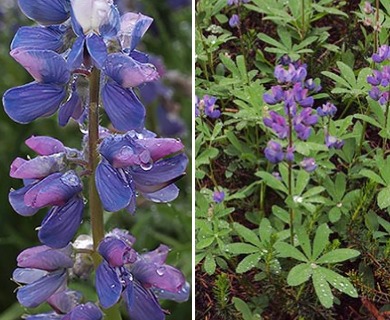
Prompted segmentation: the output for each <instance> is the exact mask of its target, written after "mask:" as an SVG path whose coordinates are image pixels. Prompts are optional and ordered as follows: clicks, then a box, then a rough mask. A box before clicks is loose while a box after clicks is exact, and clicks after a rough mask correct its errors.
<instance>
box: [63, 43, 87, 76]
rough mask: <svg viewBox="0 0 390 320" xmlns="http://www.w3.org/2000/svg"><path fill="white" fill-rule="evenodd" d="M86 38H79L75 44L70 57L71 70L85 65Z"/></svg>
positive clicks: (69, 66)
mask: <svg viewBox="0 0 390 320" xmlns="http://www.w3.org/2000/svg"><path fill="white" fill-rule="evenodd" d="M84 42H85V37H78V38H77V39H76V41H75V42H74V43H73V46H72V49H71V50H70V53H69V55H68V59H67V60H68V68H69V70H74V69H77V68H79V67H80V66H81V64H82V63H83V58H84Z"/></svg>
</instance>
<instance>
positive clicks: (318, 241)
mask: <svg viewBox="0 0 390 320" xmlns="http://www.w3.org/2000/svg"><path fill="white" fill-rule="evenodd" d="M331 233H332V231H331V230H330V229H329V227H328V225H327V224H326V223H323V224H321V225H320V226H319V227H318V228H317V232H316V235H315V237H314V241H313V254H312V259H313V260H315V259H317V258H318V256H319V255H320V254H321V253H322V251H324V249H325V247H326V246H327V245H328V243H329V235H330V234H331Z"/></svg>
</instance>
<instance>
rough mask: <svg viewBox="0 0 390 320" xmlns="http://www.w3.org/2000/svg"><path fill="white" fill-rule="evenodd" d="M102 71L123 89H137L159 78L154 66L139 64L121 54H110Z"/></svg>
mask: <svg viewBox="0 0 390 320" xmlns="http://www.w3.org/2000/svg"><path fill="white" fill-rule="evenodd" d="M103 70H104V72H105V73H106V74H107V75H108V76H109V77H111V78H112V79H113V80H115V81H116V82H117V83H118V84H120V85H121V86H122V87H124V88H132V87H137V86H139V85H140V84H142V83H144V82H150V81H154V80H157V79H158V77H159V75H158V72H157V70H156V68H155V66H154V65H152V64H150V63H140V62H138V61H136V60H134V59H133V58H130V57H129V56H126V55H124V54H122V53H113V54H110V55H109V56H108V57H107V61H106V63H105V65H104V67H103Z"/></svg>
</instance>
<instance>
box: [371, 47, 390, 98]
mask: <svg viewBox="0 0 390 320" xmlns="http://www.w3.org/2000/svg"><path fill="white" fill-rule="evenodd" d="M372 60H373V61H374V62H376V63H382V62H384V61H389V60H390V47H389V46H388V45H382V46H380V47H379V49H378V52H377V53H374V54H373V55H372ZM372 72H373V74H372V75H371V76H368V77H367V82H368V83H369V84H370V85H371V86H372V88H371V90H370V91H369V92H368V95H369V96H370V97H371V99H373V100H375V101H378V102H379V103H380V104H381V105H386V104H387V103H388V101H389V85H390V66H388V65H385V66H382V68H381V69H380V70H373V71H372Z"/></svg>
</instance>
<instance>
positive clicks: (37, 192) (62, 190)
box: [9, 136, 84, 248]
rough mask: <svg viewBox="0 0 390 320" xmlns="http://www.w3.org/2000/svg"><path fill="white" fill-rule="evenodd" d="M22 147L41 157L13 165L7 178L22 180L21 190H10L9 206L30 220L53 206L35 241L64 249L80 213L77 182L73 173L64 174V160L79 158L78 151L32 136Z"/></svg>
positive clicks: (20, 160) (79, 188)
mask: <svg viewBox="0 0 390 320" xmlns="http://www.w3.org/2000/svg"><path fill="white" fill-rule="evenodd" d="M26 144H27V145H28V146H30V147H31V149H33V150H34V151H36V152H37V153H39V154H41V156H38V157H36V158H34V159H32V160H24V159H21V158H16V159H15V160H14V161H13V163H12V164H11V170H10V175H11V177H14V178H20V179H24V183H25V186H24V187H22V188H20V189H17V190H11V192H10V193H9V202H10V204H11V206H12V207H13V209H14V210H15V211H16V212H17V213H19V214H20V215H22V216H32V215H34V214H35V213H37V212H38V210H39V209H41V208H44V207H47V206H53V207H52V208H51V209H50V210H49V212H48V213H47V215H46V217H45V218H44V219H43V221H42V224H41V226H40V228H39V231H38V237H39V239H40V241H41V242H42V243H44V244H46V245H49V246H51V247H54V248H61V247H65V246H66V245H67V244H68V243H69V242H70V241H71V240H72V238H73V236H74V234H75V233H76V231H77V229H78V227H79V226H80V224H81V221H82V216H83V211H84V201H83V199H82V198H81V196H80V195H79V194H80V192H81V191H82V183H81V180H80V178H79V176H78V175H77V174H76V172H75V171H73V170H68V171H65V170H66V165H65V158H66V157H68V156H69V157H71V156H74V155H76V156H79V154H78V151H77V150H73V149H70V148H67V147H65V146H64V145H63V144H62V143H61V142H60V141H58V140H57V139H54V138H51V137H45V136H41V137H34V136H32V137H30V138H29V139H27V140H26Z"/></svg>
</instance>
